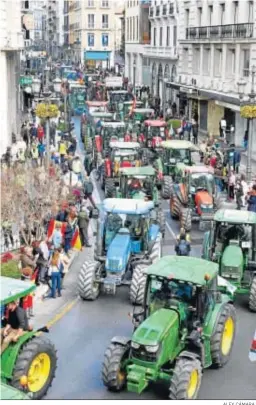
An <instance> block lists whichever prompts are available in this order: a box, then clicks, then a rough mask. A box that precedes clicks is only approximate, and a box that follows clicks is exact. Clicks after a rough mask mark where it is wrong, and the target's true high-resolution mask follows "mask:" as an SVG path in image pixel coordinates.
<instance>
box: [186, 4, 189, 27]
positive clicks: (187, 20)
mask: <svg viewBox="0 0 256 405" xmlns="http://www.w3.org/2000/svg"><path fill="white" fill-rule="evenodd" d="M185 24H186V28H187V27H188V26H189V9H188V8H187V9H186V14H185Z"/></svg>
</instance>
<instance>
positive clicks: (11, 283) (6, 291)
mask: <svg viewBox="0 0 256 405" xmlns="http://www.w3.org/2000/svg"><path fill="white" fill-rule="evenodd" d="M35 288H36V286H35V284H32V283H27V282H26V281H21V280H17V279H14V278H9V277H1V305H6V304H8V303H10V302H12V301H16V300H18V299H20V298H22V297H26V296H27V295H29V294H31V293H32V292H33V291H34V290H35Z"/></svg>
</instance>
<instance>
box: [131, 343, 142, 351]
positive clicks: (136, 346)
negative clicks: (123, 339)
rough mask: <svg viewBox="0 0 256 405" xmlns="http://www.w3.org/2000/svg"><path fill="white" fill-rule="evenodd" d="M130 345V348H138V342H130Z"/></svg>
mask: <svg viewBox="0 0 256 405" xmlns="http://www.w3.org/2000/svg"><path fill="white" fill-rule="evenodd" d="M131 346H132V348H133V349H135V350H138V349H139V348H140V345H139V343H136V342H132V343H131Z"/></svg>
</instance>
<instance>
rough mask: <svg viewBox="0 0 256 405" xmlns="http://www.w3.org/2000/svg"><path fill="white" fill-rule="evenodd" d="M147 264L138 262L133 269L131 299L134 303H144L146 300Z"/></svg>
mask: <svg viewBox="0 0 256 405" xmlns="http://www.w3.org/2000/svg"><path fill="white" fill-rule="evenodd" d="M146 268H147V266H146V265H145V264H137V266H136V267H134V269H133V273H132V281H131V285H130V301H131V303H132V304H134V305H142V304H143V301H144V294H145V287H146V279H147V278H146V275H145V274H143V272H144V271H145V270H146Z"/></svg>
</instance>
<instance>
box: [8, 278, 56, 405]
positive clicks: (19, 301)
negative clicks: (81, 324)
mask: <svg viewBox="0 0 256 405" xmlns="http://www.w3.org/2000/svg"><path fill="white" fill-rule="evenodd" d="M0 281H1V328H4V327H5V326H6V324H7V323H8V317H9V313H10V311H11V310H12V309H13V304H16V305H18V306H21V307H22V308H23V309H24V310H26V309H27V305H28V301H29V300H30V299H31V295H32V294H33V293H34V292H35V289H36V285H35V284H34V283H28V282H27V281H22V280H17V279H13V278H9V277H1V280H0ZM45 329H46V328H42V329H41V332H44V331H46V332H48V329H47V330H45ZM39 331H40V329H39V330H37V331H33V329H32V328H31V327H30V326H29V325H27V327H26V330H24V333H23V334H22V335H21V336H20V337H19V339H18V340H17V342H10V343H9V345H8V346H7V347H6V348H5V349H4V350H3V352H2V354H1V383H4V384H7V385H8V386H9V385H11V386H12V387H14V388H16V389H17V390H18V389H19V390H21V389H23V390H24V392H25V393H29V395H30V396H31V399H41V398H42V397H43V396H44V395H46V393H47V391H48V389H49V388H50V386H51V385H52V381H53V379H54V376H55V370H56V366H57V357H56V349H55V347H54V345H53V344H52V343H51V342H50V340H48V339H44V338H43V336H39V335H38V332H39ZM17 399H18V398H17ZM20 399H21V398H20Z"/></svg>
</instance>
